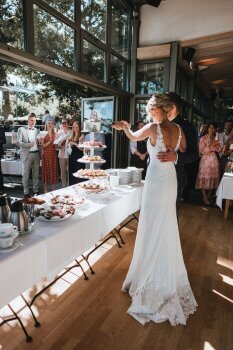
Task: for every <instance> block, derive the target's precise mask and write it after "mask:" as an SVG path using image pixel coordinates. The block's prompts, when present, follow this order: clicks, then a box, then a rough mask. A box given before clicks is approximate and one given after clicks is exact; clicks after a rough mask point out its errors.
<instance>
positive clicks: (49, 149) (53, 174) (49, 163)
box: [41, 120, 58, 193]
mask: <svg viewBox="0 0 233 350" xmlns="http://www.w3.org/2000/svg"><path fill="white" fill-rule="evenodd" d="M45 131H48V133H47V135H46V136H45V137H44V138H42V139H41V147H42V182H43V186H44V193H46V192H48V185H52V190H53V191H54V190H55V184H56V183H57V182H58V164H57V152H56V146H55V145H54V141H55V138H56V133H55V130H54V124H53V122H52V121H51V120H49V121H47V122H46V124H45Z"/></svg>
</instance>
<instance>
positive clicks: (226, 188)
mask: <svg viewBox="0 0 233 350" xmlns="http://www.w3.org/2000/svg"><path fill="white" fill-rule="evenodd" d="M216 194H217V199H216V204H217V205H218V206H219V207H220V208H221V209H222V200H223V199H230V200H233V173H225V174H224V176H223V178H222V180H221V182H220V184H219V186H218V189H217V192H216Z"/></svg>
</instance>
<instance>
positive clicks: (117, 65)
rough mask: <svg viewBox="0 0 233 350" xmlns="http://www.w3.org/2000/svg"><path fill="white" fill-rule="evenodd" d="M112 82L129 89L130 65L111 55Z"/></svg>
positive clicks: (118, 86) (122, 88)
mask: <svg viewBox="0 0 233 350" xmlns="http://www.w3.org/2000/svg"><path fill="white" fill-rule="evenodd" d="M110 84H111V85H112V86H114V87H116V88H118V89H121V90H126V91H127V90H128V65H127V63H125V62H124V61H122V60H120V59H119V58H118V57H116V56H114V55H111V70H110Z"/></svg>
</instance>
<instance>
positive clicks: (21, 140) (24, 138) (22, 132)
mask: <svg viewBox="0 0 233 350" xmlns="http://www.w3.org/2000/svg"><path fill="white" fill-rule="evenodd" d="M35 130H36V136H37V135H38V133H39V130H38V129H35ZM17 145H18V146H19V147H20V159H21V160H22V161H25V160H26V159H27V158H28V154H29V150H30V148H31V143H30V140H29V135H28V127H26V128H25V127H21V128H19V129H18V132H17ZM37 145H38V143H37Z"/></svg>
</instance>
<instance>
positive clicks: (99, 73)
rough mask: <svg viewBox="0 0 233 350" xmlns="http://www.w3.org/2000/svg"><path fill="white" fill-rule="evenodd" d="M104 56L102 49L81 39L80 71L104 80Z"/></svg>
mask: <svg viewBox="0 0 233 350" xmlns="http://www.w3.org/2000/svg"><path fill="white" fill-rule="evenodd" d="M104 57H105V53H104V52H103V51H102V50H100V49H99V48H98V47H96V46H95V45H93V44H91V43H89V42H88V41H87V40H83V59H82V73H85V74H88V75H90V76H92V77H94V78H96V79H98V80H101V81H104Z"/></svg>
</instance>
